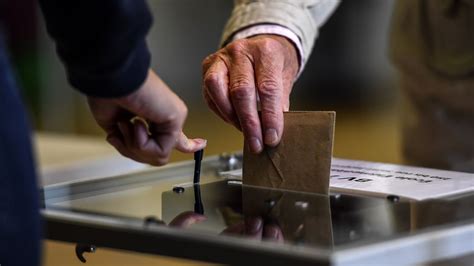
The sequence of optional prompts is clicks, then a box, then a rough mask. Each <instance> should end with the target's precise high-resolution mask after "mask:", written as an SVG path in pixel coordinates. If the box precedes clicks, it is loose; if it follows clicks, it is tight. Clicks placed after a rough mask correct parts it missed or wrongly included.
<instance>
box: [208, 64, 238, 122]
mask: <svg viewBox="0 0 474 266" xmlns="http://www.w3.org/2000/svg"><path fill="white" fill-rule="evenodd" d="M228 71H229V70H228V69H227V65H226V64H225V62H224V59H223V58H221V57H218V56H217V57H215V59H214V62H213V63H212V64H210V65H209V68H207V70H206V72H204V77H203V80H204V94H205V95H207V97H208V99H210V101H211V102H213V103H214V104H215V107H216V108H217V114H218V115H219V116H221V117H222V118H223V119H224V121H226V122H228V123H231V124H234V125H236V124H238V119H237V116H236V114H235V112H234V109H233V107H232V103H231V101H230V97H229V87H228V85H229V78H228V74H229V73H228ZM210 107H211V106H210ZM211 108H212V107H211Z"/></svg>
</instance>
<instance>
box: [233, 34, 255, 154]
mask: <svg viewBox="0 0 474 266" xmlns="http://www.w3.org/2000/svg"><path fill="white" fill-rule="evenodd" d="M244 44H245V43H243V42H239V41H235V42H233V43H232V44H230V45H228V46H227V50H228V52H229V55H230V56H231V64H232V67H231V68H232V71H230V73H229V76H230V81H229V90H230V96H231V99H232V104H233V106H234V109H235V112H236V113H237V116H238V118H239V122H240V126H241V127H242V130H243V133H244V137H245V141H246V145H248V147H249V148H250V151H251V152H253V153H260V152H261V151H262V149H263V145H262V130H261V127H260V118H259V116H258V112H257V93H256V90H255V78H254V69H253V64H252V62H251V60H250V57H249V55H248V54H247V51H246V50H245V49H246V48H245V46H244Z"/></svg>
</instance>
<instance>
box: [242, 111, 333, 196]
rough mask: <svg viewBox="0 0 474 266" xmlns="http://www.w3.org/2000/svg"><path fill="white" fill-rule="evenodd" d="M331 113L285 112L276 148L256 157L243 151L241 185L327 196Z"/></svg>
mask: <svg viewBox="0 0 474 266" xmlns="http://www.w3.org/2000/svg"><path fill="white" fill-rule="evenodd" d="M335 118H336V113H335V112H322V111H318V112H287V113H284V122H285V127H284V130H283V135H282V139H281V142H280V144H279V145H278V146H277V147H274V148H270V147H266V148H265V149H264V151H263V152H261V153H260V154H253V153H251V152H250V151H249V150H248V148H247V145H245V148H244V160H243V183H244V184H245V185H251V186H260V187H268V188H277V189H286V190H294V191H304V192H311V193H319V194H328V191H329V174H330V169H331V158H332V147H333V139H334V126H335Z"/></svg>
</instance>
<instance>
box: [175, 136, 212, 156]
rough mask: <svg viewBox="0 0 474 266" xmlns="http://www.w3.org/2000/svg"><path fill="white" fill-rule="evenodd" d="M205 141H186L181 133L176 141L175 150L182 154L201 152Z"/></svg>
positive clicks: (205, 143)
mask: <svg viewBox="0 0 474 266" xmlns="http://www.w3.org/2000/svg"><path fill="white" fill-rule="evenodd" d="M206 145H207V141H206V140H205V139H188V137H186V135H184V133H183V132H181V134H180V135H179V138H178V140H177V141H176V149H177V150H178V151H180V152H184V153H192V152H196V151H198V150H202V149H204V148H205V147H206Z"/></svg>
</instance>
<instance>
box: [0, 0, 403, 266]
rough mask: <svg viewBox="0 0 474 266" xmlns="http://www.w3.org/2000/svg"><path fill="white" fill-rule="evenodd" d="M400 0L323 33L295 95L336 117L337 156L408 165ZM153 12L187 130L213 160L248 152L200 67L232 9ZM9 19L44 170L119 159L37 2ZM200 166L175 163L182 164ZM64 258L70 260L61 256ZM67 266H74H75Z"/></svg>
mask: <svg viewBox="0 0 474 266" xmlns="http://www.w3.org/2000/svg"><path fill="white" fill-rule="evenodd" d="M393 2H394V1H393V0H385V1H378V0H359V1H342V3H341V5H340V6H339V7H338V9H337V10H336V12H335V13H334V15H333V16H332V17H331V18H330V19H329V20H328V22H327V23H326V24H325V25H324V26H323V28H322V29H321V31H320V34H319V37H318V40H317V41H316V45H315V47H314V51H313V53H312V55H311V58H310V59H309V62H308V64H307V65H306V69H305V71H304V73H303V75H302V76H301V77H300V79H299V80H298V82H297V83H296V85H295V87H294V89H293V94H292V98H291V104H292V106H291V109H292V110H335V111H337V122H336V138H335V147H334V153H335V156H337V157H344V158H352V159H362V160H372V161H383V162H395V163H400V162H401V157H400V152H399V143H400V138H399V130H398V125H399V122H398V115H397V110H398V104H397V103H398V98H399V97H398V91H397V85H396V76H395V71H394V69H393V68H392V66H391V64H390V62H389V60H388V58H387V47H388V30H389V25H390V18H391V12H392V8H393ZM149 4H150V7H151V9H152V10H153V13H154V17H155V21H154V26H153V28H152V30H151V32H150V34H149V38H148V43H149V48H150V50H151V52H152V55H153V62H152V64H153V68H154V69H155V70H156V72H157V73H158V74H159V75H160V76H161V77H162V78H163V79H164V80H165V81H166V82H167V83H168V85H169V86H170V87H171V88H172V89H173V90H174V91H176V92H177V94H178V95H179V96H180V97H182V98H183V99H184V101H185V102H186V103H187V104H188V107H189V115H188V120H187V124H186V126H185V132H186V133H187V134H188V135H189V136H191V137H202V138H206V139H208V143H209V144H208V145H209V146H208V149H207V150H206V154H218V153H222V152H230V151H236V150H241V149H242V143H243V140H242V136H241V134H240V132H238V131H237V130H235V129H234V128H232V127H230V126H228V125H226V124H225V123H224V122H222V121H221V120H219V119H218V118H217V116H215V115H214V114H212V113H211V112H210V111H209V110H208V108H207V106H206V104H205V102H204V100H203V98H202V96H201V61H202V60H203V59H204V58H205V57H206V56H207V55H209V54H210V53H212V52H214V51H216V49H217V48H218V44H219V39H220V36H221V31H222V29H223V26H224V24H225V22H226V19H227V18H228V16H229V14H230V12H231V10H232V6H233V1H231V0H201V1H195V0H181V1H176V0H153V1H149ZM0 13H1V14H0V18H2V19H3V20H4V21H2V25H3V31H4V32H5V35H6V38H7V41H8V45H9V47H10V52H11V60H12V62H13V65H14V69H15V73H16V75H17V78H18V81H19V84H20V86H21V89H22V95H23V98H24V102H25V105H26V107H27V109H28V112H29V115H30V118H31V124H32V125H33V128H34V130H35V135H34V136H35V140H36V145H37V153H38V161H39V167H40V169H41V171H42V172H43V171H44V169H46V168H47V167H48V166H51V165H58V164H63V163H69V162H71V161H74V160H84V159H86V158H93V157H94V156H98V155H106V154H111V153H114V151H113V150H112V149H111V148H110V147H108V145H107V144H106V143H105V141H103V139H105V138H104V137H105V136H104V134H103V133H102V132H101V130H100V129H99V128H98V126H97V125H96V124H95V122H94V121H93V118H92V117H91V115H90V114H89V111H88V107H87V104H86V102H85V99H84V97H83V96H82V95H80V94H79V93H78V92H77V91H75V90H74V89H72V88H71V87H70V86H69V85H68V83H67V81H66V77H65V72H64V68H63V67H62V65H61V63H60V61H59V60H58V58H57V56H56V55H55V48H54V44H53V43H52V42H51V40H50V39H49V37H48V36H47V34H46V30H45V28H44V24H43V21H42V17H41V14H40V12H39V10H38V7H37V2H36V1H34V0H23V1H3V0H2V1H0ZM84 19H87V17H86V16H85V17H84ZM191 158H192V157H191V156H190V155H182V154H178V153H175V154H174V155H173V160H183V159H191ZM46 250H47V252H46V253H45V260H46V265H65V264H66V259H70V257H73V250H72V246H69V245H68V244H64V243H57V242H51V241H48V242H47V244H46ZM61 250H63V251H64V252H63V251H61ZM64 253H66V254H67V255H60V254H64ZM105 253H107V252H105ZM111 254H115V253H113V252H112V253H111ZM113 256H118V258H120V259H119V260H117V261H120V262H121V264H120V263H119V264H116V262H117V261H116V262H115V263H114V262H110V260H109V259H103V260H102V261H101V264H93V263H94V262H92V265H109V264H108V263H110V265H129V264H131V261H133V264H134V265H148V264H147V263H148V262H149V263H151V262H153V261H154V260H155V259H158V258H148V259H149V261H148V260H147V259H143V261H142V262H143V264H140V260H137V258H136V257H133V256H135V255H128V257H127V256H125V257H120V256H122V255H117V254H115V255H113ZM105 257H106V258H108V257H107V256H105ZM140 258H142V256H140ZM128 260H129V261H130V263H127V261H128ZM76 262H77V265H79V264H80V263H79V262H78V261H75V263H76ZM96 263H98V262H97V261H96ZM176 263H178V264H180V263H184V262H181V261H177V262H176ZM68 265H73V264H70V262H69V261H68Z"/></svg>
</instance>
